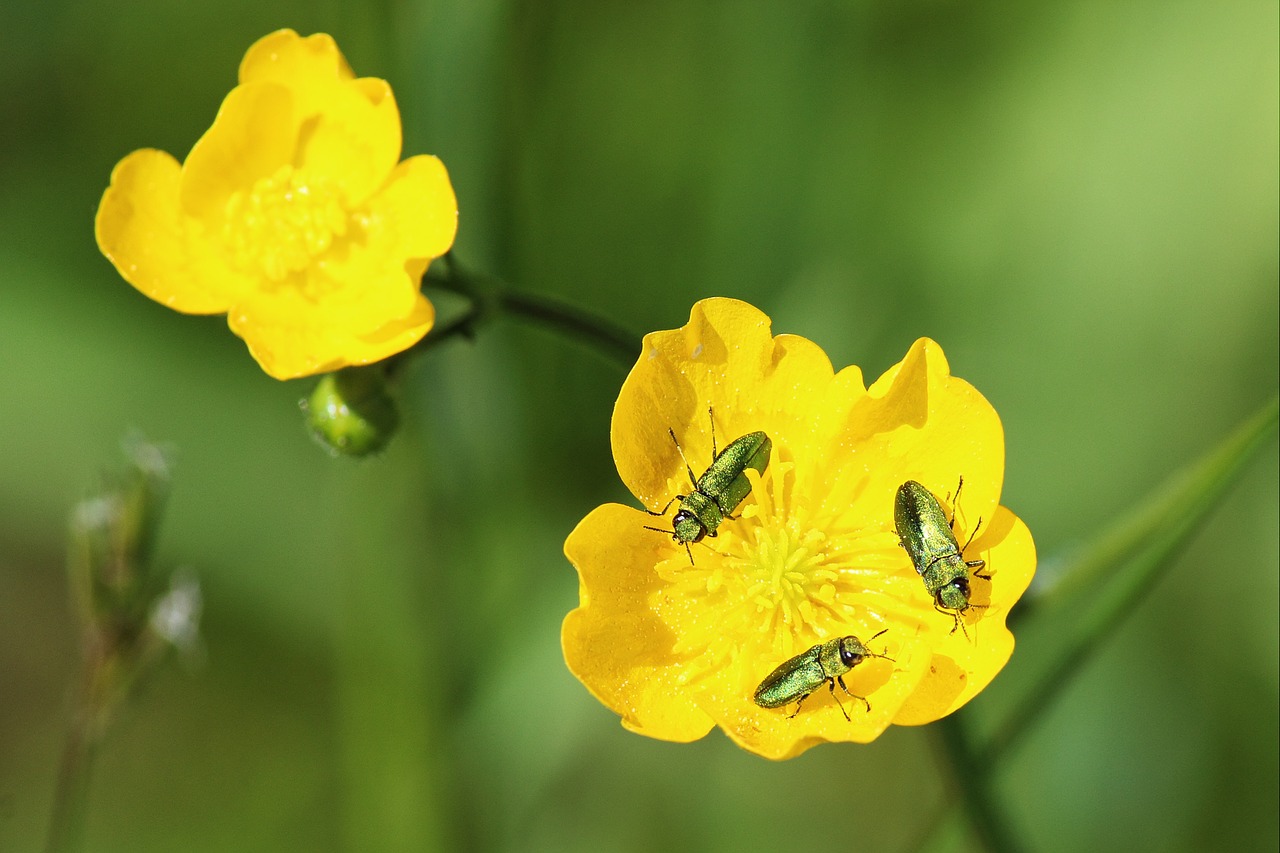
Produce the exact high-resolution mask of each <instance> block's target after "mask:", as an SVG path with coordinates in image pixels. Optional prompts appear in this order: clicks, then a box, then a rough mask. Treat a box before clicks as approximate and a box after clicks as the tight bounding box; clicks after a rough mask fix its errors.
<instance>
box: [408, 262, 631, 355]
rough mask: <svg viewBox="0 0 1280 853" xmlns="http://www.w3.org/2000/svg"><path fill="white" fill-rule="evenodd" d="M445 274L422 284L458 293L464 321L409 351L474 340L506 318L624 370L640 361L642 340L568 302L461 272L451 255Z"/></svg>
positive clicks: (434, 332)
mask: <svg viewBox="0 0 1280 853" xmlns="http://www.w3.org/2000/svg"><path fill="white" fill-rule="evenodd" d="M442 261H443V263H442V269H439V270H436V269H433V270H432V271H430V272H428V274H427V276H426V277H425V278H424V279H423V283H424V284H425V285H427V286H430V287H436V288H439V289H440V290H445V291H448V292H450V293H456V294H458V295H460V296H462V297H464V298H465V299H467V300H468V302H469V303H470V307H469V308H468V310H467V311H466V313H465V314H463V315H462V316H461V317H460V318H457V319H456V320H453V321H451V322H450V323H449V324H448V325H447V326H439V327H437V328H435V329H433V330H432V331H431V333H429V334H428V335H427V336H426V337H425V338H423V339H422V340H421V341H420V342H419V343H418V344H417V345H415V346H414V347H412V348H411V349H409V350H407V351H406V354H407V353H408V352H416V351H420V350H423V349H427V348H429V347H431V346H434V345H436V344H438V343H440V342H442V341H443V340H447V339H448V338H450V337H454V336H456V335H459V334H462V335H472V334H474V333H475V330H476V328H477V327H478V326H480V325H482V324H483V323H485V322H487V321H489V320H490V319H492V318H494V317H496V316H499V315H501V314H509V315H511V316H512V317H518V318H520V319H522V320H528V321H531V322H533V323H536V324H538V325H541V326H543V327H544V328H546V329H548V330H550V331H553V332H557V333H559V334H562V335H564V336H566V337H571V338H574V339H576V340H578V341H581V342H582V343H584V344H587V345H588V346H590V347H592V348H594V349H595V350H596V351H597V352H599V353H600V354H601V355H603V356H605V357H606V358H609V359H611V360H613V361H615V362H617V363H619V364H621V365H622V366H623V367H630V366H631V365H632V364H634V363H635V360H636V358H637V357H638V356H639V355H640V336H639V335H637V334H635V333H634V332H631V331H629V330H627V329H625V328H623V327H622V326H620V325H618V324H617V323H615V322H613V321H612V320H610V319H608V318H606V317H604V316H602V315H600V314H597V313H595V312H594V311H589V310H587V309H586V308H581V307H579V306H577V305H572V304H570V303H568V302H566V301H564V300H561V299H556V298H554V297H550V296H541V295H538V294H535V293H525V292H520V291H516V290H514V289H513V288H512V287H511V286H510V285H509V284H507V283H506V282H505V281H503V280H502V279H500V278H497V277H496V276H491V275H481V274H477V273H473V272H470V271H468V270H466V269H464V268H463V267H462V265H461V264H460V263H459V262H458V260H457V258H455V257H454V256H453V255H452V253H450V254H447V255H445V256H444V258H443V259H442Z"/></svg>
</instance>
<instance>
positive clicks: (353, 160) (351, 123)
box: [294, 78, 401, 206]
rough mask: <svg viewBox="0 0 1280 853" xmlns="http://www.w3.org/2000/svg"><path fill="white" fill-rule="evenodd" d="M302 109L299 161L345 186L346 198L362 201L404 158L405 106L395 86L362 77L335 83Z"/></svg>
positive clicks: (348, 201) (310, 171) (351, 202)
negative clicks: (315, 104) (309, 108)
mask: <svg viewBox="0 0 1280 853" xmlns="http://www.w3.org/2000/svg"><path fill="white" fill-rule="evenodd" d="M302 115H303V119H302V121H303V127H302V133H301V136H300V138H299V140H298V152H297V154H296V156H295V158H294V159H295V162H296V163H297V164H298V165H299V166H300V167H301V168H303V169H305V170H306V171H307V173H308V174H314V175H323V176H325V178H327V179H328V180H330V181H333V182H334V183H336V184H338V185H339V186H341V187H342V190H343V195H344V197H345V199H346V202H347V204H349V205H352V206H355V205H360V204H363V203H364V202H365V200H366V199H368V198H369V196H371V195H372V194H373V193H374V192H376V191H377V190H378V189H379V188H380V187H381V186H382V185H383V184H384V183H385V182H386V180H387V176H388V175H389V174H390V173H391V170H392V169H393V168H395V165H396V161H397V160H399V159H400V142H401V139H400V110H399V108H398V107H396V100H395V97H394V96H393V95H392V94H391V87H390V86H389V85H387V84H386V83H385V82H383V81H382V80H374V79H372V78H361V79H360V80H356V81H353V82H351V83H348V84H346V85H345V86H342V87H336V88H334V89H333V90H332V91H331V92H330V93H329V97H328V100H326V101H325V103H324V104H323V105H321V106H320V108H319V109H318V110H317V111H316V112H314V113H306V112H304V113H302Z"/></svg>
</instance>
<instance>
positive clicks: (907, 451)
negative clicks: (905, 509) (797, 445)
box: [842, 338, 1004, 544]
mask: <svg viewBox="0 0 1280 853" xmlns="http://www.w3.org/2000/svg"><path fill="white" fill-rule="evenodd" d="M842 441H843V442H845V443H847V444H848V446H850V447H857V448H858V452H859V454H861V455H862V457H863V458H864V459H865V460H868V462H869V463H872V464H868V465H866V466H865V470H862V469H859V470H851V471H850V474H852V475H853V476H856V477H858V478H864V481H863V483H862V485H861V486H860V487H859V488H858V489H856V490H854V491H855V492H856V497H855V499H854V502H853V504H852V505H851V507H850V510H851V512H852V513H854V514H860V515H864V516H869V517H878V518H883V519H885V520H886V522H887V523H888V525H889V528H890V529H891V527H892V519H893V501H894V496H895V495H896V494H897V490H898V487H899V486H901V485H902V484H903V483H904V482H906V481H907V480H916V481H917V482H919V483H921V484H922V485H923V486H924V487H925V488H927V489H929V490H930V491H932V492H933V493H934V495H935V496H936V497H937V498H938V499H939V501H941V502H942V503H943V505H944V506H945V507H947V508H948V509H949V508H950V506H951V502H950V501H951V498H953V497H954V496H955V493H956V488H957V486H959V484H960V478H961V477H962V476H963V477H964V487H963V492H962V494H961V496H960V500H959V502H958V510H957V513H956V534H957V536H958V537H961V538H960V541H961V544H963V542H964V541H965V539H967V538H968V535H969V533H970V532H971V531H972V530H973V529H974V528H975V527H977V526H978V522H979V520H980V519H988V520H989V519H990V518H991V516H992V514H993V513H994V512H995V509H996V506H997V505H998V504H999V502H1000V487H1001V483H1002V482H1003V479H1004V430H1003V428H1002V427H1001V425H1000V418H999V416H998V415H997V414H996V411H995V409H994V408H992V407H991V404H990V403H988V402H987V400H986V398H984V397H983V396H982V395H981V394H979V393H978V391H977V390H976V389H975V388H974V387H973V386H972V385H970V384H969V383H968V382H965V381H964V380H963V379H958V378H956V377H954V376H952V375H951V370H950V367H949V366H948V364H947V360H946V357H945V356H944V355H943V353H942V348H941V347H939V346H938V345H937V344H936V343H934V342H933V341H931V340H929V339H928V338H921V339H920V340H918V341H916V342H915V344H913V345H912V347H911V349H910V350H909V351H908V352H907V357H906V358H904V359H903V360H902V362H900V363H899V364H897V365H895V366H894V367H892V368H890V369H889V370H888V371H886V372H885V374H884V375H883V376H881V377H880V378H879V379H878V380H876V382H875V383H874V384H873V385H872V386H871V387H870V388H869V389H868V392H867V397H866V398H865V399H864V400H862V401H861V402H860V403H859V405H858V406H857V407H856V408H855V409H854V410H853V411H852V413H851V414H850V417H849V422H848V424H847V426H846V428H845V429H844V431H843V433H842Z"/></svg>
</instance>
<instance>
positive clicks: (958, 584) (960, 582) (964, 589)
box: [955, 578, 969, 598]
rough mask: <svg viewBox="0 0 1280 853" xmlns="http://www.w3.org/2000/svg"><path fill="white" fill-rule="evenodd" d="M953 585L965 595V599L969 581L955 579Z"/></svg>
mask: <svg viewBox="0 0 1280 853" xmlns="http://www.w3.org/2000/svg"><path fill="white" fill-rule="evenodd" d="M955 585H956V587H957V588H958V589H959V590H960V591H961V592H963V593H964V594H965V597H966V598H967V597H968V596H969V579H968V578H956V580H955Z"/></svg>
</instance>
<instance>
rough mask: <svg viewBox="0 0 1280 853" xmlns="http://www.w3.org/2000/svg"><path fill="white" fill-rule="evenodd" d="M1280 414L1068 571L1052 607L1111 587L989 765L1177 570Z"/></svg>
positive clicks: (1138, 513)
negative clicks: (1100, 584)
mask: <svg viewBox="0 0 1280 853" xmlns="http://www.w3.org/2000/svg"><path fill="white" fill-rule="evenodd" d="M1278 414H1280V398H1272V400H1271V401H1270V402H1269V403H1268V404H1267V405H1265V406H1263V408H1262V409H1261V410H1260V411H1259V412H1258V413H1257V414H1256V415H1254V416H1253V417H1251V418H1250V419H1249V420H1248V421H1246V422H1245V423H1244V424H1242V425H1241V426H1240V427H1239V428H1238V429H1237V430H1236V431H1235V432H1234V433H1232V434H1231V435H1230V436H1228V437H1227V439H1226V440H1225V441H1223V442H1222V444H1220V445H1219V446H1218V447H1217V448H1216V449H1214V450H1213V451H1212V452H1210V453H1209V454H1208V455H1206V456H1204V457H1203V458H1201V459H1200V460H1198V461H1196V462H1194V463H1192V464H1191V465H1188V466H1187V467H1185V468H1183V469H1182V470H1181V471H1179V472H1178V473H1177V474H1175V475H1174V476H1173V477H1172V478H1171V479H1170V480H1169V482H1168V483H1166V484H1165V485H1164V486H1162V487H1161V488H1159V489H1157V490H1156V491H1155V492H1154V493H1153V494H1152V495H1151V496H1150V497H1148V498H1147V499H1146V500H1145V501H1143V502H1142V503H1141V504H1140V505H1139V506H1138V507H1137V508H1136V509H1135V510H1134V511H1133V512H1131V513H1130V514H1129V515H1128V516H1126V517H1125V518H1123V519H1121V520H1120V521H1119V522H1118V523H1117V524H1115V525H1113V526H1112V527H1111V528H1109V529H1108V530H1106V531H1104V532H1103V533H1102V535H1101V536H1099V537H1098V538H1097V539H1095V540H1094V544H1093V545H1092V546H1091V547H1089V548H1087V549H1085V550H1084V551H1083V552H1082V553H1081V556H1080V557H1079V558H1078V560H1076V561H1075V562H1074V564H1073V565H1072V566H1070V567H1069V568H1068V570H1067V571H1066V572H1065V573H1064V575H1063V578H1064V579H1063V581H1062V582H1061V584H1060V585H1059V586H1058V587H1057V588H1055V589H1054V591H1053V592H1052V593H1050V596H1049V600H1051V601H1056V600H1060V599H1061V598H1065V597H1067V596H1068V595H1070V594H1071V592H1072V591H1073V590H1076V589H1080V588H1083V587H1086V586H1088V585H1091V584H1093V583H1094V582H1096V581H1097V580H1098V579H1099V578H1102V577H1106V578H1108V579H1109V581H1108V583H1107V584H1106V586H1105V587H1104V588H1103V589H1102V590H1101V591H1100V592H1099V595H1098V598H1097V599H1096V600H1095V601H1093V602H1091V603H1090V604H1089V606H1088V607H1086V608H1084V610H1083V615H1082V617H1081V618H1080V619H1077V620H1075V621H1073V622H1072V624H1071V626H1070V628H1068V630H1067V632H1066V634H1065V642H1063V644H1062V646H1061V647H1060V648H1059V650H1058V653H1057V658H1056V659H1055V661H1054V662H1053V664H1051V665H1050V667H1049V669H1048V670H1047V671H1046V672H1045V673H1044V674H1043V675H1042V676H1041V678H1040V680H1039V681H1038V682H1037V683H1036V685H1035V687H1033V688H1032V689H1031V690H1030V691H1028V692H1027V694H1026V695H1025V696H1024V697H1023V699H1022V700H1020V701H1019V702H1018V704H1017V705H1016V706H1015V708H1014V710H1013V712H1012V713H1011V714H1010V716H1009V718H1008V719H1007V720H1006V721H1005V723H1004V725H1003V726H1002V727H1001V728H1000V729H999V730H998V731H997V732H996V734H995V736H994V737H992V739H991V741H990V743H988V744H987V747H986V748H985V749H984V750H982V751H981V760H982V763H983V764H984V765H989V763H990V762H996V761H999V760H1000V758H1001V757H1002V756H1004V755H1005V754H1006V753H1007V752H1008V751H1009V750H1010V749H1012V748H1013V747H1014V746H1016V745H1017V743H1018V742H1019V740H1020V739H1021V737H1022V736H1023V735H1024V734H1025V733H1026V732H1027V730H1028V729H1029V728H1030V727H1031V724H1032V723H1034V722H1035V720H1036V719H1037V718H1038V717H1039V716H1040V713H1041V712H1042V711H1043V710H1044V709H1045V708H1047V707H1048V706H1049V705H1050V704H1052V703H1053V701H1054V700H1055V699H1056V698H1057V697H1058V694H1059V693H1060V692H1061V691H1062V690H1063V688H1064V687H1065V686H1066V685H1067V684H1068V683H1069V682H1070V680H1071V677H1072V676H1073V675H1075V673H1076V672H1077V671H1078V670H1079V669H1080V668H1081V666H1082V665H1083V664H1084V663H1085V662H1086V661H1088V660H1089V658H1090V657H1092V655H1093V653H1094V652H1095V651H1096V650H1097V648H1098V646H1099V645H1100V644H1101V643H1102V641H1103V640H1104V639H1105V638H1106V637H1108V636H1110V635H1111V634H1112V633H1113V632H1114V631H1115V628H1116V626H1117V625H1118V624H1119V623H1120V622H1121V621H1122V620H1123V619H1124V618H1125V617H1126V616H1127V615H1128V614H1129V613H1130V611H1132V610H1133V608H1134V606H1135V605H1136V604H1137V603H1138V602H1139V601H1141V599H1142V597H1143V596H1144V595H1145V594H1146V592H1147V591H1148V590H1149V589H1151V586H1152V584H1154V583H1155V582H1156V580H1157V579H1158V578H1159V576H1160V575H1161V574H1162V573H1163V572H1164V571H1165V570H1166V569H1167V568H1168V567H1169V566H1170V565H1172V564H1173V562H1174V561H1175V560H1176V558H1177V556H1178V554H1179V552H1180V551H1181V550H1182V549H1183V547H1184V546H1185V545H1186V543H1187V540H1188V539H1190V538H1191V536H1192V534H1193V533H1194V532H1195V531H1196V530H1197V529H1198V528H1199V527H1200V524H1201V522H1202V521H1203V519H1204V517H1205V516H1206V515H1208V514H1209V512H1210V511H1211V510H1212V509H1213V508H1214V507H1215V506H1216V505H1217V504H1218V502H1219V501H1220V500H1221V498H1222V496H1223V494H1224V493H1225V492H1226V491H1227V488H1228V487H1229V486H1230V485H1231V484H1232V482H1234V480H1235V478H1236V477H1237V475H1238V474H1239V473H1240V471H1241V470H1242V469H1243V468H1244V466H1245V463H1246V462H1247V461H1248V460H1249V458H1250V457H1251V456H1252V455H1253V453H1254V452H1255V451H1256V450H1257V449H1258V448H1259V447H1260V446H1261V445H1262V443H1263V442H1264V441H1265V440H1266V438H1267V437H1268V436H1269V435H1270V434H1271V433H1272V431H1273V430H1274V429H1275V427H1276V422H1277V416H1278ZM1130 554H1131V555H1132V556H1130V557H1129V558H1128V559H1127V560H1125V559H1124V557H1125V556H1126V555H1130ZM1121 560H1123V562H1119V564H1118V565H1117V562H1118V561H1121Z"/></svg>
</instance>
